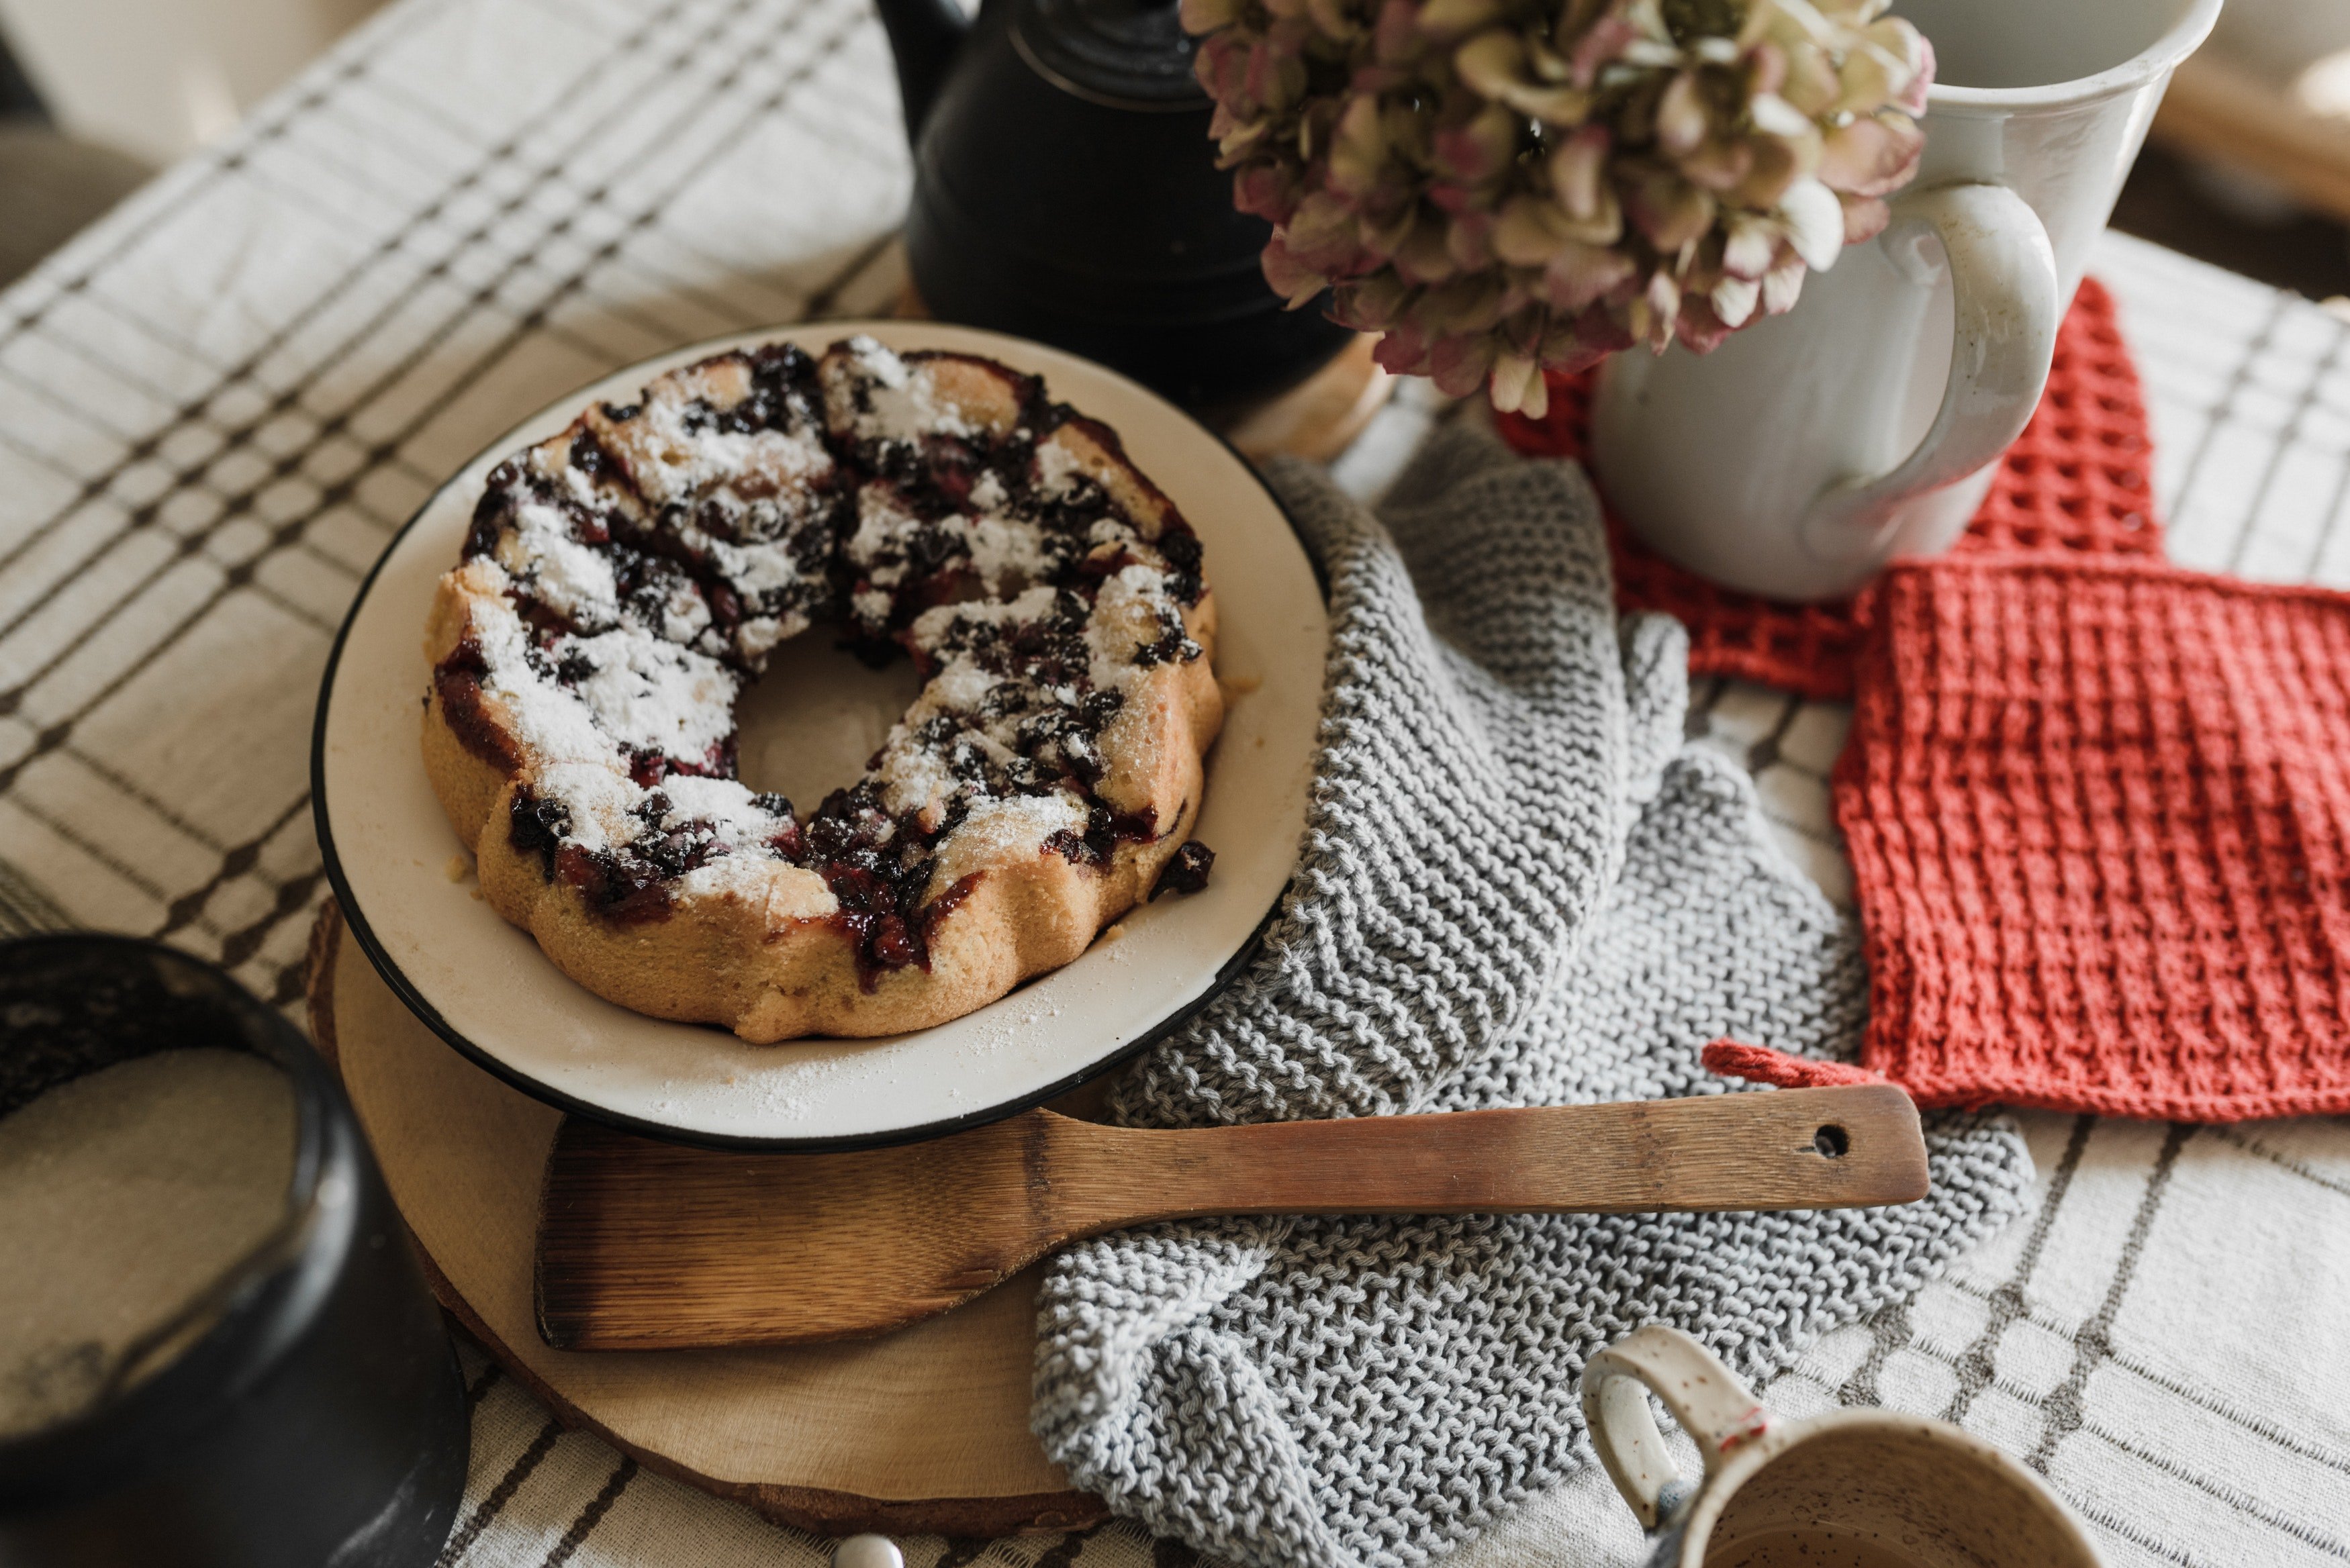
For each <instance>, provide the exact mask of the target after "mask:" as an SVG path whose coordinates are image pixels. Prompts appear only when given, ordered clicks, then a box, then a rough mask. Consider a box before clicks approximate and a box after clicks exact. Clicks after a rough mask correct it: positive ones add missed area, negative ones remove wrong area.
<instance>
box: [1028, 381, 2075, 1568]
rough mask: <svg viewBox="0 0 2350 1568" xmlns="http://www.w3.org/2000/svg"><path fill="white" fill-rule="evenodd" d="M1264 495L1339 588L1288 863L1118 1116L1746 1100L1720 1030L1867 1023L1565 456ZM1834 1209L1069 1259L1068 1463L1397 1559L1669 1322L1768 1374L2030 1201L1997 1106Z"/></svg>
mask: <svg viewBox="0 0 2350 1568" xmlns="http://www.w3.org/2000/svg"><path fill="white" fill-rule="evenodd" d="M1274 482H1275V483H1276V485H1277V487H1278V488H1279V489H1280V490H1281V492H1282V493H1283V494H1284V498H1285V499H1286V501H1287V502H1288V504H1289V506H1290V509H1291V511H1292V514H1293V515H1294V516H1295V519H1296V521H1297V523H1298V525H1299V527H1300V529H1301V531H1302V532H1303V534H1304V535H1305V538H1306V540H1307V542H1308V544H1309V545H1311V547H1312V548H1313V550H1314V551H1315V554H1316V556H1318V557H1319V558H1320V560H1321V562H1322V564H1323V566H1324V567H1325V568H1326V573H1327V576H1328V580H1329V583H1330V594H1331V616H1332V633H1331V649H1330V656H1329V667H1328V684H1327V689H1326V703H1325V716H1324V720H1323V725H1322V732H1321V744H1320V748H1319V751H1318V753H1317V758H1316V763H1315V780H1314V785H1313V789H1312V794H1311V799H1310V805H1309V813H1308V820H1307V828H1306V834H1305V842H1304V844H1303V846H1302V852H1301V863H1300V867H1299V870H1298V872H1297V875H1296V877H1295V879H1294V880H1293V882H1292V883H1291V886H1290V889H1289V892H1288V894H1287V895H1286V897H1285V898H1284V903H1283V906H1282V909H1281V910H1280V912H1279V915H1278V917H1277V919H1275V921H1274V924H1273V926H1272V927H1271V928H1270V929H1269V930H1268V932H1267V936H1266V939H1265V941H1264V944H1263V950H1262V951H1261V952H1260V954H1259V956H1258V957H1257V958H1256V959H1255V960H1254V961H1253V962H1252V964H1251V965H1250V967H1249V968H1248V969H1247V970H1246V971H1244V972H1243V975H1242V976H1241V977H1240V978H1239V980H1238V981H1236V982H1235V983H1234V984H1233V985H1232V987H1230V988H1229V989H1228V990H1226V991H1225V992H1222V994H1221V995H1220V996H1219V997H1218V998H1217V999H1216V1000H1215V1001H1214V1002H1212V1003H1211V1005H1210V1006H1209V1007H1208V1008H1207V1009H1206V1010H1205V1011H1204V1012H1202V1013H1201V1016H1200V1017H1199V1018H1198V1019H1196V1020H1195V1021H1194V1022H1193V1023H1191V1025H1189V1026H1188V1027H1187V1028H1186V1029H1185V1030H1184V1031H1183V1032H1182V1033H1180V1035H1179V1036H1178V1037H1177V1038H1175V1039H1173V1040H1171V1041H1170V1042H1168V1043H1165V1044H1161V1045H1159V1046H1158V1047H1156V1048H1154V1049H1153V1050H1152V1051H1151V1052H1149V1053H1148V1054H1146V1055H1145V1056H1144V1057H1143V1058H1142V1059H1141V1060H1140V1061H1139V1063H1138V1064H1137V1065H1136V1067H1135V1068H1134V1069H1133V1070H1132V1071H1131V1072H1130V1073H1129V1074H1128V1075H1127V1076H1126V1077H1125V1078H1124V1079H1123V1080H1122V1081H1121V1083H1120V1085H1119V1087H1118V1093H1117V1095H1116V1096H1115V1097H1114V1100H1113V1114H1114V1115H1115V1116H1118V1118H1119V1119H1121V1120H1124V1121H1126V1122H1128V1123H1131V1124H1143V1125H1151V1126H1197V1125H1206V1124H1211V1123H1219V1122H1238V1121H1260V1120H1275V1119H1284V1118H1297V1117H1310V1116H1348V1115H1367V1114H1374V1113H1388V1112H1417V1111H1430V1110H1457V1109H1471V1108H1476V1107H1482V1106H1512V1105H1534V1104H1555V1103H1565V1102H1590V1101H1600V1100H1613V1099H1625V1098H1645V1097H1655V1096H1677V1095H1699V1094H1716V1093H1723V1092H1729V1091H1728V1090H1727V1087H1726V1085H1724V1084H1723V1083H1722V1081H1721V1080H1720V1079H1718V1078H1715V1077H1712V1076H1711V1075H1708V1074H1707V1073H1706V1072H1705V1070H1704V1068H1703V1067H1702V1066H1701V1065H1700V1052H1701V1050H1702V1049H1703V1047H1704V1045H1705V1044H1706V1043H1707V1042H1709V1041H1711V1040H1714V1039H1715V1038H1717V1037H1718V1036H1721V1035H1724V1034H1732V1035H1736V1036H1737V1037H1738V1038H1740V1039H1742V1040H1745V1041H1752V1042H1757V1043H1760V1044H1763V1045H1765V1046H1770V1047H1773V1048H1776V1049H1778V1050H1781V1051H1784V1052H1789V1053H1793V1054H1796V1055H1798V1056H1804V1057H1847V1056H1849V1055H1850V1054H1852V1052H1853V1050H1854V1049H1855V1047H1856V1044H1857V1037H1858V1034H1859V1032H1860V1028H1861V1024H1862V1021H1863V1012H1864V1008H1865V1002H1866V977H1865V975H1864V972H1863V971H1862V968H1861V965H1860V962H1859V958H1858V953H1857V950H1856V941H1855V939H1854V936H1853V934H1852V932H1851V930H1850V929H1849V927H1848V925H1847V924H1846V922H1845V921H1844V920H1843V919H1840V918H1839V917H1838V915H1837V914H1836V912H1835V909H1833V908H1832V907H1831V906H1830V905H1829V904H1828V903H1827V902H1826V900H1825V898H1822V897H1821V895H1820V894H1819V892H1818V890H1817V889H1816V888H1813V887H1812V886H1811V885H1810V884H1809V883H1808V882H1807V881H1805V880H1804V877H1802V875H1801V874H1800V873H1799V872H1797V871H1796V870H1795V869H1794V867H1792V866H1791V865H1790V864H1788V863H1787V862H1786V861H1785V860H1784V859H1783V857H1782V856H1781V854H1780V853H1779V851H1778V850H1777V848H1776V847H1775V846H1774V845H1773V842H1772V841H1771V839H1770V838H1769V837H1768V836H1767V834H1766V831H1765V829H1764V827H1763V822H1762V819H1761V816H1760V814H1759V811H1758V808H1757V805H1756V801H1755V798H1754V794H1753V790H1752V784H1751V783H1750V782H1749V781H1748V780H1747V778H1746V777H1745V775H1744V774H1742V773H1740V772H1738V771H1737V770H1736V769H1735V768H1733V767H1732V766H1731V765H1730V764H1729V763H1726V762H1724V761H1722V760H1721V759H1719V758H1717V757H1715V756H1714V755H1712V754H1711V753H1708V752H1706V751H1704V750H1702V749H1700V748H1690V747H1684V745H1683V742H1682V721H1683V713H1684V706H1685V700H1686V695H1687V658H1686V646H1685V644H1684V642H1683V639H1682V635H1681V632H1680V630H1679V628H1678V627H1676V626H1675V625H1673V623H1671V622H1670V621H1669V620H1667V619H1665V618H1661V617H1653V616H1638V617H1633V618H1627V619H1621V620H1619V618H1618V616H1617V610H1616V607H1615V602H1614V597H1615V596H1614V591H1613V585H1612V583H1611V581H1610V577H1609V572H1608V566H1607V549H1606V542H1605V538H1604V535H1603V530H1602V527H1601V524H1600V520H1599V514H1598V507H1597V504H1596V501H1595V499H1594V497H1593V496H1592V494H1591V492H1590V490H1589V487H1588V485H1587V484H1586V483H1585V482H1584V480H1583V478H1582V476H1581V473H1580V472H1579V471H1578V470H1576V469H1575V468H1573V467H1572V466H1570V465H1567V464H1563V463H1524V462H1518V461H1517V460H1515V459H1514V458H1513V457H1511V456H1510V455H1509V454H1508V452H1506V450H1505V449H1504V448H1503V446H1502V445H1501V443H1500V442H1499V441H1496V440H1495V439H1494V438H1493V436H1492V433H1491V431H1490V430H1489V429H1487V428H1486V427H1485V426H1484V425H1483V424H1482V421H1459V422H1458V423H1456V425H1455V426H1454V427H1453V428H1451V429H1450V430H1448V431H1444V432H1442V433H1440V435H1439V436H1438V437H1437V438H1436V439H1435V440H1434V441H1431V442H1430V446H1429V448H1428V450H1427V451H1426V452H1424V453H1423V454H1422V456H1421V458H1420V459H1419V461H1418V462H1417V463H1416V464H1415V466H1414V468H1413V469H1412V470H1411V471H1410V472H1409V473H1407V474H1406V476H1405V477H1404V479H1403V480H1402V481H1401V482H1400V483H1399V484H1398V485H1397V487H1396V489H1395V491H1394V492H1393V493H1392V494H1391V497H1390V500H1389V502H1388V508H1387V514H1386V523H1387V526H1386V527H1385V528H1382V527H1381V526H1380V524H1378V522H1376V521H1374V520H1373V519H1372V518H1371V517H1370V516H1369V515H1368V514H1366V513H1365V512H1364V511H1362V510H1361V509H1360V508H1359V507H1358V506H1357V505H1356V504H1354V503H1352V502H1350V501H1348V500H1347V499H1346V498H1345V497H1344V496H1343V495H1341V494H1340V493H1338V492H1336V490H1335V489H1333V488H1332V487H1331V486H1330V485H1329V483H1327V481H1326V479H1324V478H1322V477H1321V476H1320V475H1319V474H1318V473H1317V472H1315V471H1312V470H1309V469H1306V468H1304V467H1302V466H1298V465H1284V466H1278V467H1276V468H1275V470H1274ZM1928 1144H1929V1151H1930V1159H1931V1164H1932V1177H1933V1191H1932V1193H1931V1195H1930V1196H1929V1198H1928V1199H1925V1200H1924V1201H1923V1202H1920V1203H1918V1204H1915V1205H1910V1206H1908V1207H1904V1208H1897V1209H1884V1210H1846V1211H1836V1212H1825V1213H1781V1214H1711V1215H1664V1216H1657V1215H1626V1216H1555V1217H1533V1216H1513V1217H1493V1216H1479V1217H1469V1218H1452V1219H1426V1218H1419V1219H1394V1218H1388V1219H1358V1220H1295V1219H1292V1220H1279V1219H1275V1220H1218V1221H1201V1222H1191V1223H1181V1224H1168V1225H1158V1226H1152V1227H1149V1228H1146V1229H1142V1230H1137V1231H1127V1232H1123V1233H1121V1234H1118V1235H1115V1236H1109V1237H1105V1238H1101V1239H1099V1240H1097V1241H1089V1242H1086V1243H1082V1244H1080V1245H1078V1246H1076V1247H1074V1248H1072V1249H1070V1250H1068V1251H1066V1252H1064V1253H1062V1254H1061V1255H1060V1256H1059V1257H1058V1258H1056V1259H1055V1261H1054V1262H1053V1264H1052V1265H1051V1267H1050V1268H1049V1270H1048V1271H1047V1273H1046V1276H1045V1285H1044V1289H1043V1293H1042V1297H1041V1301H1040V1308H1039V1311H1040V1319H1039V1329H1040V1344H1039V1347H1038V1357H1037V1365H1036V1381H1035V1411H1034V1422H1035V1429H1036V1432H1037V1434H1038V1436H1039V1437H1040V1438H1042V1439H1043V1441H1044V1444H1045V1449H1046V1450H1047V1452H1048V1453H1050V1455H1051V1456H1052V1457H1053V1459H1055V1460H1056V1461H1057V1462H1059V1463H1060V1464H1063V1465H1065V1466H1066V1467H1067V1469H1068V1471H1069V1475H1070V1478H1071V1480H1073V1481H1074V1482H1075V1483H1076V1485H1078V1486H1080V1487H1083V1488H1086V1489H1087V1490H1092V1491H1096V1492H1098V1493H1100V1494H1101V1495H1102V1496H1104V1497H1105V1498H1107V1500H1108V1501H1109V1503H1110V1506H1111V1507H1112V1508H1113V1509H1115V1510H1117V1511H1119V1512H1121V1513H1125V1514H1128V1515H1131V1516H1134V1517H1135V1518H1137V1519H1139V1520H1140V1521H1143V1522H1144V1523H1146V1524H1147V1525H1148V1526H1149V1528H1150V1529H1152V1530H1154V1531H1156V1532H1160V1533H1164V1534H1172V1535H1178V1536H1180V1537H1182V1538H1184V1539H1185V1540H1187V1541H1189V1542H1191V1543H1192V1544H1194V1545H1195V1546H1197V1547H1199V1548H1201V1549H1202V1550H1205V1551H1209V1552H1214V1553H1217V1554H1218V1555H1220V1556H1222V1557H1225V1558H1229V1559H1232V1560H1235V1561H1238V1562H1240V1563H1249V1564H1257V1565H1262V1568H1272V1565H1274V1564H1284V1565H1287V1564H1299V1563H1305V1564H1329V1565H1339V1564H1347V1565H1352V1564H1366V1565H1368V1564H1379V1565H1387V1564H1411V1563H1424V1562H1427V1561H1428V1560H1429V1559H1430V1558H1431V1557H1433V1556H1435V1555H1437V1554H1438V1553H1440V1552H1442V1551H1443V1550H1445V1549H1446V1548H1448V1547H1450V1546H1451V1545H1453V1544H1455V1543H1457V1542H1460V1541H1461V1540H1463V1539H1465V1538H1466V1537H1468V1536H1469V1535H1471V1534H1472V1533H1473V1532H1475V1531H1476V1530H1477V1529H1478V1528H1479V1527H1480V1526H1481V1525H1482V1524H1483V1523H1485V1522H1486V1521H1489V1520H1491V1519H1492V1518H1493V1517H1494V1515H1495V1514H1496V1513H1497V1512H1498V1511H1501V1510H1503V1509H1504V1508H1506V1507H1508V1506H1509V1505H1510V1504H1512V1503H1513V1502H1514V1501H1518V1500H1520V1499H1522V1498H1523V1497H1524V1496H1526V1495H1527V1494H1528V1493H1529V1492H1531V1491H1533V1490H1536V1489H1539V1488H1542V1487H1544V1485H1546V1484H1547V1483H1549V1482H1551V1481H1553V1480H1555V1479H1557V1478H1558V1477H1560V1476H1561V1475H1563V1474H1565V1472H1566V1471H1568V1470H1569V1469H1573V1468H1574V1467H1575V1465H1576V1464H1578V1463H1580V1462H1584V1456H1583V1455H1582V1454H1581V1453H1579V1451H1578V1449H1577V1444H1578V1442H1579V1440H1580V1438H1581V1417H1580V1414H1579V1411H1578V1409H1577V1406H1576V1392H1577V1382H1578V1379H1579V1377H1580V1375H1581V1372H1582V1368H1583V1366H1584V1364H1585V1362H1586V1359H1587V1358H1588V1357H1589V1356H1590V1355H1592V1354H1593V1353H1594V1352H1595V1351H1596V1350H1598V1349H1599V1348H1600V1347H1601V1346H1603V1345H1606V1344H1607V1342H1608V1341H1610V1340H1611V1339H1614V1338H1616V1337H1617V1336H1618V1335H1620V1334H1624V1333H1626V1332H1627V1331H1628V1330H1630V1329H1632V1328H1635V1327H1637V1326H1638V1325H1640V1324H1646V1323H1650V1322H1658V1321H1662V1322H1667V1323H1671V1324H1678V1325H1679V1326H1680V1327H1682V1328H1685V1329H1687V1330H1689V1331H1690V1333H1692V1334H1697V1335H1698V1336H1699V1337H1700V1338H1701V1339H1703V1340H1704V1341H1705V1342H1706V1343H1707V1344H1708V1345H1711V1347H1712V1348H1713V1349H1714V1350H1715V1351H1716V1352H1717V1353H1719V1354H1721V1355H1722V1356H1723V1357H1724V1358H1725V1359H1726V1360H1728V1361H1729V1362H1730V1364H1731V1366H1734V1367H1736V1368H1737V1369H1738V1370H1739V1371H1740V1372H1742V1374H1744V1375H1745V1376H1749V1377H1752V1378H1757V1379H1760V1378H1763V1377H1765V1376H1769V1375H1770V1374H1771V1373H1773V1371H1775V1370H1777V1369H1779V1368H1781V1367H1783V1366H1786V1365H1787V1364H1788V1363H1789V1362H1790V1360H1791V1359H1792V1358H1793V1357H1794V1355H1796V1353H1797V1351H1798V1349H1799V1347H1800V1346H1802V1345H1804V1343H1805V1342H1807V1341H1808V1340H1809V1339H1810V1338H1811V1337H1812V1336H1814V1334H1819V1333H1820V1332H1822V1331H1824V1330H1825V1329H1827V1328H1829V1327H1831V1326H1834V1325H1836V1324H1842V1323H1845V1322H1847V1321H1849V1320H1852V1319H1854V1318H1856V1317H1859V1316H1861V1315H1863V1314H1867V1313H1869V1312H1872V1311H1874V1310H1876V1309H1877V1308H1879V1307H1882V1306H1885V1305H1887V1304H1888V1303H1893V1302H1896V1301H1898V1300H1901V1299H1902V1298H1904V1297H1905V1296H1907V1295H1908V1293H1911V1292H1913V1291H1915V1290H1916V1289H1917V1288H1918V1286H1919V1285H1920V1284H1922V1283H1923V1282H1924V1281H1925V1280H1926V1279H1927V1278H1929V1276H1930V1275H1931V1274H1932V1273H1933V1272H1935V1271H1936V1270H1937V1269H1938V1268H1939V1267H1940V1266H1941V1265H1942V1263H1943V1262H1945V1261H1946V1260H1947V1259H1949V1258H1950V1256H1951V1255H1952V1254H1953V1253H1954V1252H1956V1251H1958V1250H1960V1248H1962V1247H1964V1246H1965V1245H1967V1244H1968V1243H1969V1242H1970V1241H1971V1240H1973V1239H1974V1238H1976V1237H1978V1236H1980V1235H1981V1234H1983V1233H1984V1232H1985V1231H1989V1230H1990V1229H1991V1228H1992V1227H1993V1226H1995V1225H1997V1224H1998V1223H2000V1222H2002V1220H2005V1219H2006V1218H2007V1217H2008V1216H2010V1215H2012V1213H2014V1212H2015V1211H2016V1210H2018V1209H2019V1208H2020V1206H2021V1204H2022V1195H2023V1191H2024V1189H2025V1186H2026V1183H2027V1181H2028V1179H2029V1172H2030V1167H2029V1160H2028V1158H2027V1157H2026V1155H2025V1153H2024V1151H2023V1147H2022V1141H2021V1140H2020V1138H2018V1137H2017V1136H2016V1135H2015V1133H2014V1131H2013V1130H2012V1128H2011V1127H2007V1126H2006V1125H2005V1124H2003V1123H1997V1122H1988V1121H1982V1120H1978V1119H1975V1118H1972V1117H1966V1116H1957V1117H1937V1118H1935V1119H1933V1120H1932V1121H1931V1122H1929V1137H1928Z"/></svg>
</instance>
